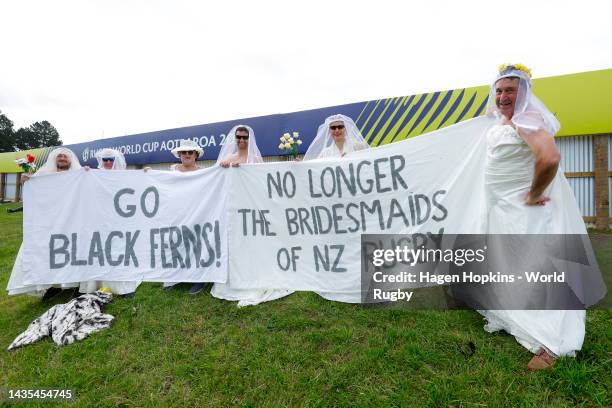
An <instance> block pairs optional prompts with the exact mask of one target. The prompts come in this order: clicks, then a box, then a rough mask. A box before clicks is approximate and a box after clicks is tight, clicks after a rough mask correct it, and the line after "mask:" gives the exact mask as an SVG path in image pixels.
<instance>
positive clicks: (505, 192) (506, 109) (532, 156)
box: [479, 64, 586, 370]
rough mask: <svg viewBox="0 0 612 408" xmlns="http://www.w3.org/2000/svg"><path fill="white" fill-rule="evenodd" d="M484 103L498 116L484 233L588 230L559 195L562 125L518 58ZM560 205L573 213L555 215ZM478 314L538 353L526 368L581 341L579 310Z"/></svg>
mask: <svg viewBox="0 0 612 408" xmlns="http://www.w3.org/2000/svg"><path fill="white" fill-rule="evenodd" d="M488 103H489V104H488V109H487V113H488V115H489V116H491V117H493V118H495V120H496V122H495V124H494V125H493V126H491V128H489V129H488V130H487V132H486V145H487V158H486V164H485V194H486V200H487V228H486V232H487V233H488V234H586V229H585V227H584V222H583V221H582V217H581V216H580V213H579V211H578V207H577V205H576V203H575V198H574V197H573V196H572V195H571V192H570V193H567V194H565V195H563V196H562V195H561V194H559V193H556V192H555V191H557V192H558V191H571V190H569V186H564V185H563V183H565V184H567V180H565V178H564V176H563V173H562V172H560V171H559V161H560V153H559V150H558V149H557V147H556V145H555V141H554V134H555V133H556V132H557V131H558V130H559V128H560V125H559V122H558V121H557V119H556V118H555V117H554V115H553V114H551V113H550V112H549V111H548V109H547V108H546V106H544V104H543V103H542V102H540V100H539V99H538V98H536V96H535V95H533V94H532V91H531V73H530V71H529V70H528V69H527V68H526V67H524V66H523V65H520V64H517V65H503V66H502V67H500V69H499V72H498V73H497V75H496V77H495V79H494V80H493V82H492V84H491V90H490V94H489V102H488ZM565 187H567V188H565ZM564 189H565V190H564ZM553 193H554V194H557V196H555V197H553V196H551V194H553ZM568 196H569V197H568ZM551 200H552V201H551ZM563 211H565V212H566V213H569V214H570V216H569V217H567V216H562V217H560V216H557V215H556V214H559V213H561V214H562V213H563ZM527 290H529V289H527ZM522 296H525V299H528V298H529V296H530V295H529V292H527V293H522ZM534 296H535V295H534ZM479 312H480V313H481V314H483V315H484V316H485V318H486V320H487V324H486V326H485V330H487V331H489V332H493V331H498V330H505V331H506V332H508V333H510V334H512V335H513V336H514V337H515V338H516V340H517V341H518V342H519V343H520V344H521V345H523V346H524V347H526V348H527V349H529V350H530V351H531V352H532V353H534V354H535V356H534V357H533V358H532V359H531V361H530V362H529V364H528V368H529V369H530V370H540V369H543V368H547V367H550V366H551V365H552V364H554V362H555V359H556V358H557V357H559V356H573V355H575V352H576V351H578V350H580V349H581V347H582V343H583V340H584V334H585V311H584V310H486V311H485V310H479Z"/></svg>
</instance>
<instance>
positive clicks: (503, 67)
mask: <svg viewBox="0 0 612 408" xmlns="http://www.w3.org/2000/svg"><path fill="white" fill-rule="evenodd" d="M507 69H516V70H517V71H523V72H524V73H526V74H527V76H528V77H529V78H530V79H531V70H530V69H529V68H527V67H526V66H525V65H523V64H501V65H500V66H499V73H500V74H501V73H502V72H504V71H506V70H507Z"/></svg>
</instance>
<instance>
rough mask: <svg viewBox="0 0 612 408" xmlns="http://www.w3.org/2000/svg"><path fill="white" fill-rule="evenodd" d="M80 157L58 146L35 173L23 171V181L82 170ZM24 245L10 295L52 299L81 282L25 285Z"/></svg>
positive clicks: (9, 285)
mask: <svg viewBox="0 0 612 408" xmlns="http://www.w3.org/2000/svg"><path fill="white" fill-rule="evenodd" d="M81 169H82V167H81V164H80V163H79V158H78V157H77V156H76V155H75V154H74V152H73V151H72V150H70V149H68V148H66V147H58V148H57V149H54V150H52V151H51V152H50V153H49V156H48V157H47V161H46V162H45V164H43V165H42V166H41V167H40V169H39V170H38V171H37V172H36V173H34V174H33V175H31V176H30V175H29V174H26V173H23V174H22V175H21V182H22V183H25V182H27V181H28V180H29V179H30V178H32V177H40V176H44V175H48V174H54V173H61V172H64V171H76V170H81ZM67 205H68V204H67ZM22 265H23V245H21V246H20V247H19V252H18V253H17V259H15V264H14V265H13V271H12V273H11V277H10V279H9V283H8V287H7V290H8V293H9V295H20V294H29V295H34V296H42V298H43V300H46V299H50V298H52V297H54V296H55V295H57V294H59V293H60V292H61V291H62V290H63V289H69V288H78V287H79V283H76V282H75V283H63V284H61V285H24V284H23V278H24V274H23V269H22Z"/></svg>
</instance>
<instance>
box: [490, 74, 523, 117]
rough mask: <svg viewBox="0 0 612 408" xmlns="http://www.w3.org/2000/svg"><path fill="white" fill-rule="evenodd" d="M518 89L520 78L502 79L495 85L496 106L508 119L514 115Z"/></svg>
mask: <svg viewBox="0 0 612 408" xmlns="http://www.w3.org/2000/svg"><path fill="white" fill-rule="evenodd" d="M518 87H519V79H518V78H502V79H500V80H499V81H497V82H496V83H495V105H497V108H498V109H499V111H500V112H501V114H502V115H504V116H505V117H506V118H508V119H511V118H512V115H513V114H514V108H515V105H516V97H517V96H518Z"/></svg>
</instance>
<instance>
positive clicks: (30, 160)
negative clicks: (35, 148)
mask: <svg viewBox="0 0 612 408" xmlns="http://www.w3.org/2000/svg"><path fill="white" fill-rule="evenodd" d="M35 160H36V157H34V156H32V155H31V154H29V153H28V154H27V155H26V157H25V158H23V157H22V158H21V159H17V160H15V163H17V165H18V166H19V167H21V169H22V170H23V171H24V172H26V173H34V170H35V169H36V164H35V163H34V161H35Z"/></svg>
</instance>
